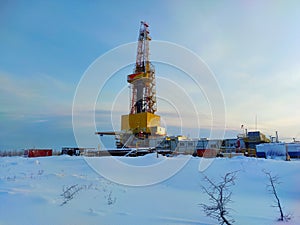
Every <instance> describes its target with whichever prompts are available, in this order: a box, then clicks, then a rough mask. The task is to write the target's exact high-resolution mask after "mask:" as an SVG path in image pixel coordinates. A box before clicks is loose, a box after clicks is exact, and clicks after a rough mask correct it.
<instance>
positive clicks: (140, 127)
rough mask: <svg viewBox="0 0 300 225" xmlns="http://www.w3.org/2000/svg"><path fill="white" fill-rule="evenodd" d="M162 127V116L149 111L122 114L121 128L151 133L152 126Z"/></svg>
mask: <svg viewBox="0 0 300 225" xmlns="http://www.w3.org/2000/svg"><path fill="white" fill-rule="evenodd" d="M153 127H160V116H158V115H155V114H153V113H149V112H142V113H137V114H129V115H122V117H121V130H122V131H131V132H132V133H139V132H144V133H148V134H150V133H151V128H153Z"/></svg>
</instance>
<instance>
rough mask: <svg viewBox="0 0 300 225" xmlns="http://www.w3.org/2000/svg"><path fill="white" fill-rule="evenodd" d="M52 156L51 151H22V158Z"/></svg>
mask: <svg viewBox="0 0 300 225" xmlns="http://www.w3.org/2000/svg"><path fill="white" fill-rule="evenodd" d="M45 156H52V149H26V150H24V157H28V158H32V157H45Z"/></svg>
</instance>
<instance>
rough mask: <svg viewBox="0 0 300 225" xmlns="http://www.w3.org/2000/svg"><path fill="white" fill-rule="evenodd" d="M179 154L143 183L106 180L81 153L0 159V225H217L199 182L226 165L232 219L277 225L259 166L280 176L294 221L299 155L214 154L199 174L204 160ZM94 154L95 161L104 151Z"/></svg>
mask: <svg viewBox="0 0 300 225" xmlns="http://www.w3.org/2000/svg"><path fill="white" fill-rule="evenodd" d="M179 157H187V163H186V165H185V166H184V167H183V168H182V169H181V170H179V171H178V172H177V173H176V174H175V175H174V176H172V177H170V178H168V179H166V180H164V181H162V182H160V183H157V184H153V185H148V186H141V187H133V186H125V185H121V184H118V183H114V182H111V181H109V180H107V179H105V178H104V177H103V176H101V174H98V173H97V171H95V170H94V169H93V168H91V167H90V165H89V164H88V163H87V162H86V160H85V159H84V158H83V157H69V156H53V157H45V158H22V157H4V158H0V199H1V204H0V224H1V225H17V224H23V225H48V224H49V225H53V224H57V225H60V224H61V225H84V224H87V225H93V224H95V225H96V224H97V225H98V224H105V225H118V224H120V225H122V224H130V225H134V224H137V225H138V224H177V225H178V224H217V221H215V220H213V219H211V218H208V217H206V216H205V214H204V213H203V212H202V210H201V207H200V206H199V204H200V203H208V197H207V196H206V195H205V194H204V193H203V191H202V190H201V185H205V182H204V181H203V177H204V175H206V176H208V177H209V178H210V179H212V180H214V181H216V182H218V181H220V177H221V176H224V175H225V173H227V172H232V171H239V172H238V174H237V179H236V185H235V186H233V187H232V192H233V194H232V201H233V202H232V203H231V205H230V207H231V208H232V211H231V215H232V217H233V218H234V219H235V221H236V222H235V224H243V225H251V224H260V225H264V224H265V225H270V224H277V223H278V222H277V221H276V219H277V218H278V216H279V214H278V212H277V209H275V208H272V207H271V205H272V204H273V196H272V195H271V194H269V193H268V191H267V189H266V185H267V184H268V180H267V178H266V176H265V174H264V173H263V172H262V171H263V170H267V171H270V172H271V173H272V174H273V175H278V176H279V178H280V181H281V182H282V183H281V184H279V185H278V187H277V191H278V195H279V197H280V200H281V201H282V204H283V206H284V212H285V213H292V214H293V219H292V220H291V221H290V222H289V223H286V224H300V188H299V187H300V180H299V178H298V173H299V171H300V161H291V162H285V161H276V160H265V159H256V158H246V157H236V158H232V159H227V158H216V159H215V160H213V162H212V164H211V165H210V166H209V167H208V168H207V169H206V170H205V171H203V172H200V171H199V164H200V162H201V160H206V159H202V158H194V157H191V156H179ZM176 158H177V157H174V158H165V157H163V156H159V158H156V155H155V154H151V155H147V156H144V157H138V158H117V159H118V160H121V161H122V162H123V163H125V164H126V163H128V164H130V165H136V166H149V165H152V164H155V163H161V162H163V161H164V160H178V158H177V159H176ZM93 160H96V162H97V163H101V162H103V161H104V160H105V157H102V158H101V157H100V158H93ZM111 169H112V170H113V168H111ZM115 172H118V171H115ZM136 173H137V174H136V175H135V174H133V175H132V177H131V178H130V179H134V177H135V176H137V177H138V173H139V171H138V170H137V171H136ZM144 176H147V174H145V175H144ZM278 224H280V223H278Z"/></svg>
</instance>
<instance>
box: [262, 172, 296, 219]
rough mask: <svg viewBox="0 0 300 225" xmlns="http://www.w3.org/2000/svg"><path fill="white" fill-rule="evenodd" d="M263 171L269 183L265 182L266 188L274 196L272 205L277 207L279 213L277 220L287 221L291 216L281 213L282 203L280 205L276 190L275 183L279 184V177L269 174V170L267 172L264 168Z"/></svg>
mask: <svg viewBox="0 0 300 225" xmlns="http://www.w3.org/2000/svg"><path fill="white" fill-rule="evenodd" d="M263 172H264V173H265V174H266V176H267V178H268V180H269V184H267V189H268V191H269V192H270V193H271V194H272V195H274V198H275V204H274V205H272V207H275V208H278V210H279V213H280V217H279V218H278V221H286V222H287V221H289V220H291V218H292V217H291V215H290V214H286V215H285V214H284V213H283V209H282V205H281V202H280V199H279V196H278V193H277V190H276V185H279V184H280V182H279V177H278V176H277V175H276V176H273V175H272V174H271V172H268V171H266V170H263Z"/></svg>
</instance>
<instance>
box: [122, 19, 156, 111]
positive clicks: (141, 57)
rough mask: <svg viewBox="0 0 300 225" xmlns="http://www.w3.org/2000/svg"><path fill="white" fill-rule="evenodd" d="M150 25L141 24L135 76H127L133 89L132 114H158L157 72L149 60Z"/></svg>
mask: <svg viewBox="0 0 300 225" xmlns="http://www.w3.org/2000/svg"><path fill="white" fill-rule="evenodd" d="M150 41H151V37H150V34H149V25H148V24H147V23H146V22H143V21H142V22H141V27H140V31H139V38H138V47H137V56H136V63H135V68H134V71H133V74H130V75H128V76H127V82H128V83H129V84H130V88H131V102H130V114H138V113H142V112H149V113H153V114H154V113H155V112H156V110H157V109H156V90H155V70H154V66H153V65H152V64H151V62H150V60H149V42H150Z"/></svg>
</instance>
